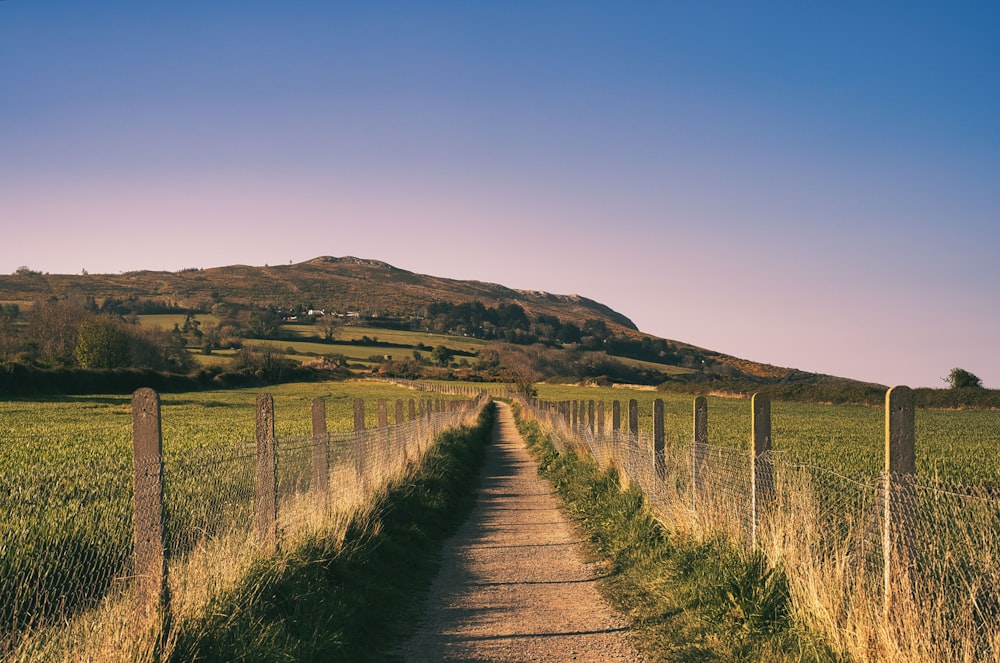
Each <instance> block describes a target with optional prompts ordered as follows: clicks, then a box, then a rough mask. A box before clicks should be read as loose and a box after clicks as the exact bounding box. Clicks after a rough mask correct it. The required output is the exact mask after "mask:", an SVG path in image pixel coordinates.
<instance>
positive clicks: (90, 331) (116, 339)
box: [76, 317, 132, 368]
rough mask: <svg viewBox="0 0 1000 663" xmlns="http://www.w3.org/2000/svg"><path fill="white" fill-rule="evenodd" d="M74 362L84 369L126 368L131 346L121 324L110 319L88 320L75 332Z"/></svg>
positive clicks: (129, 359)
mask: <svg viewBox="0 0 1000 663" xmlns="http://www.w3.org/2000/svg"><path fill="white" fill-rule="evenodd" d="M76 360H77V361H78V362H80V366H83V367H84V368H126V367H128V366H129V365H130V364H131V363H132V352H131V344H130V342H129V337H128V334H126V333H125V330H124V329H122V327H121V324H120V323H118V322H116V321H115V320H112V319H110V318H101V317H99V318H88V319H87V320H84V321H83V322H81V323H80V327H79V328H78V330H77V342H76Z"/></svg>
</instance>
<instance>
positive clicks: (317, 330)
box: [281, 321, 489, 354]
mask: <svg viewBox="0 0 1000 663" xmlns="http://www.w3.org/2000/svg"><path fill="white" fill-rule="evenodd" d="M281 329H282V331H283V332H285V333H286V334H289V335H295V336H306V337H308V336H322V335H323V323H322V321H321V322H319V323H317V324H316V325H313V326H309V325H282V327H281ZM363 336H367V337H368V338H377V339H378V340H379V341H380V342H382V343H394V344H396V345H413V346H416V345H420V344H423V345H426V346H428V347H431V348H433V347H436V346H438V345H443V346H445V347H448V348H451V349H452V350H461V351H463V352H473V353H474V352H478V351H479V350H480V349H482V348H483V347H485V346H486V345H488V343H489V341H484V340H483V339H480V338H470V337H467V336H451V335H448V334H431V333H429V332H421V331H399V330H396V329H378V328H376V327H353V326H348V325H342V326H340V327H337V330H336V332H335V333H334V339H335V340H337V341H355V340H360V339H361V338H362V337H363ZM382 349H383V350H384V351H385V352H384V354H392V350H402V349H403V348H382Z"/></svg>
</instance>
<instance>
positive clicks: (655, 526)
mask: <svg viewBox="0 0 1000 663" xmlns="http://www.w3.org/2000/svg"><path fill="white" fill-rule="evenodd" d="M518 427H519V429H520V431H521V434H522V435H523V436H524V438H525V440H526V441H527V442H528V444H529V446H530V447H531V448H532V450H533V452H534V453H535V455H536V457H537V458H538V460H539V472H540V473H541V474H542V476H544V477H545V478H547V479H548V480H549V482H550V483H551V484H552V485H553V487H554V488H555V489H556V491H557V492H558V493H559V495H560V497H561V498H562V500H563V503H564V505H565V508H566V511H567V512H568V513H569V515H570V516H571V517H572V518H573V519H574V520H575V521H576V522H577V523H578V524H579V525H580V526H581V527H582V529H583V530H584V531H585V532H586V535H587V537H588V538H589V543H590V545H591V549H592V552H593V555H594V557H595V558H596V559H598V560H602V561H603V563H604V564H605V565H606V569H605V572H606V578H605V580H604V581H603V582H602V591H603V592H604V594H605V596H606V597H607V598H608V599H609V600H610V601H611V602H612V603H613V604H614V605H615V606H616V607H617V608H618V609H619V610H620V611H622V612H623V613H624V614H626V615H628V616H629V617H630V619H631V622H632V624H633V630H634V632H635V635H636V637H637V640H638V642H639V645H640V647H641V648H642V649H643V651H644V652H645V653H646V655H647V656H649V657H650V658H651V659H652V660H658V661H768V662H779V663H780V662H785V661H787V662H791V661H824V662H825V661H837V660H839V659H838V658H837V657H836V656H835V655H834V654H833V653H831V651H830V650H829V648H827V647H826V646H824V645H823V644H822V643H821V642H820V641H819V638H817V637H816V636H815V635H813V634H811V633H810V632H808V631H807V630H806V629H804V628H803V627H801V626H800V625H798V624H797V623H796V622H795V620H794V619H793V618H792V615H791V602H790V597H789V589H788V581H787V578H786V577H785V574H784V573H783V571H782V569H780V568H774V567H771V566H770V565H769V564H768V563H767V560H766V559H765V558H764V556H763V555H762V554H759V553H757V554H748V553H746V552H744V551H743V550H742V549H741V548H739V547H737V546H735V545H733V543H732V542H731V541H729V540H728V539H727V538H726V537H725V536H722V535H719V536H715V537H710V538H708V539H703V540H694V539H692V538H689V537H685V536H684V534H683V533H681V532H672V531H670V530H668V528H667V527H665V526H664V525H663V524H662V523H661V522H659V521H658V520H657V519H656V518H654V517H653V515H652V512H651V511H650V509H649V508H648V507H647V505H646V503H645V500H644V497H643V495H642V493H641V492H640V491H639V489H638V488H637V487H636V486H635V485H634V484H633V485H632V486H631V487H630V488H628V489H627V490H624V491H623V490H622V489H621V483H620V481H619V478H618V475H617V473H616V472H615V471H603V470H601V469H600V468H598V466H597V465H596V464H595V463H594V462H593V461H592V460H591V459H589V458H582V457H580V456H578V455H577V454H575V453H573V452H572V451H567V452H565V453H558V452H557V451H556V449H555V447H554V446H553V445H552V443H551V441H550V439H549V437H548V435H547V434H546V433H545V432H544V431H543V430H542V428H541V427H540V426H539V425H538V423H537V422H534V421H528V420H524V419H520V418H519V419H518Z"/></svg>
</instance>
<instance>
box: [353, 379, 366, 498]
mask: <svg viewBox="0 0 1000 663" xmlns="http://www.w3.org/2000/svg"><path fill="white" fill-rule="evenodd" d="M367 447H368V444H367V439H366V434H365V401H364V399H363V398H355V399H354V450H353V455H354V471H355V473H357V475H358V481H360V482H361V485H362V486H364V485H366V484H367V483H368V474H367V471H366V470H367V468H366V465H367V462H368V459H367V457H366V455H367V454H366V452H367Z"/></svg>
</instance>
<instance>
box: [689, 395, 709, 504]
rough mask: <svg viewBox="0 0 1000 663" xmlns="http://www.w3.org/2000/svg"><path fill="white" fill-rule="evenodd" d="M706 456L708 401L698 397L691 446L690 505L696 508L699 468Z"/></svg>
mask: <svg viewBox="0 0 1000 663" xmlns="http://www.w3.org/2000/svg"><path fill="white" fill-rule="evenodd" d="M707 454H708V399H707V398H705V397H704V396H698V397H697V398H696V399H694V444H693V445H692V446H691V492H692V497H691V500H692V504H693V505H694V508H695V509H697V508H698V493H699V492H700V491H701V468H702V465H704V463H705V456H706V455H707Z"/></svg>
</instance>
